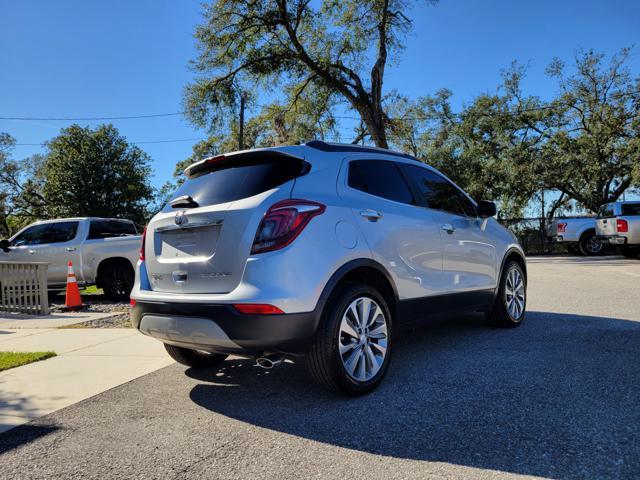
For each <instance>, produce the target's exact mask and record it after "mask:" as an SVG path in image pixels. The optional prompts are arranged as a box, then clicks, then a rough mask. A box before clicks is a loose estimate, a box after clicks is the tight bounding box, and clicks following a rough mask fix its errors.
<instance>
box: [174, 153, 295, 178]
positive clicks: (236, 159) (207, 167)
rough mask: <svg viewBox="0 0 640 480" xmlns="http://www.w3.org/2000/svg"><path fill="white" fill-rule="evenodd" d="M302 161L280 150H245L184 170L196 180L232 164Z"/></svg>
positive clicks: (192, 165) (209, 159)
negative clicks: (204, 174) (286, 160)
mask: <svg viewBox="0 0 640 480" xmlns="http://www.w3.org/2000/svg"><path fill="white" fill-rule="evenodd" d="M285 159H288V160H291V159H294V160H300V161H304V158H302V157H297V156H295V155H291V154H289V153H284V152H281V151H279V150H270V149H260V150H244V151H242V152H233V153H227V154H224V155H216V156H214V157H208V158H205V159H203V160H200V161H198V162H195V163H192V164H191V165H189V166H188V167H187V168H185V169H184V174H185V175H186V176H187V178H194V177H198V176H200V175H202V174H203V173H206V172H211V171H213V170H219V169H221V168H225V167H227V166H228V165H230V164H237V163H238V164H246V165H251V164H256V163H261V162H263V161H265V160H285Z"/></svg>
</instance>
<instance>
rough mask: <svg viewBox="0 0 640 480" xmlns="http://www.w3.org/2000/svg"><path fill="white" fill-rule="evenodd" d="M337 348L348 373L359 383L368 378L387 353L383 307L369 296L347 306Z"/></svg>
mask: <svg viewBox="0 0 640 480" xmlns="http://www.w3.org/2000/svg"><path fill="white" fill-rule="evenodd" d="M338 335H339V338H338V349H339V353H340V359H341V360H342V365H343V367H344V369H345V371H346V372H347V374H348V375H349V376H350V377H351V378H352V379H353V380H356V381H358V382H366V381H369V380H371V379H372V378H373V377H375V376H376V374H377V373H378V372H379V371H380V369H381V368H382V365H383V364H384V361H385V358H386V355H387V341H388V335H389V333H388V327H387V319H386V317H385V314H384V310H383V309H382V308H381V307H380V305H378V304H377V303H376V302H375V301H374V300H373V299H371V298H369V297H364V296H363V297H358V298H356V299H355V300H353V301H352V302H351V303H350V304H349V306H348V307H347V309H346V311H345V313H344V315H343V316H342V321H341V323H340V331H339V333H338Z"/></svg>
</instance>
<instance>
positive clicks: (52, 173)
mask: <svg viewBox="0 0 640 480" xmlns="http://www.w3.org/2000/svg"><path fill="white" fill-rule="evenodd" d="M48 149H49V153H48V155H47V159H46V162H45V163H44V165H43V167H42V170H41V172H42V178H43V179H44V185H43V189H42V192H43V193H42V195H43V197H44V199H45V202H46V209H47V215H48V216H49V217H73V216H98V217H120V218H129V219H131V220H133V221H135V222H136V223H139V224H141V223H144V222H145V219H146V217H147V210H146V206H147V203H148V202H149V201H150V200H151V199H152V197H153V189H152V188H151V186H150V184H149V175H150V173H151V169H150V167H149V156H148V155H147V154H146V153H144V152H143V151H142V150H141V149H140V148H138V147H136V146H132V145H130V144H129V143H127V141H126V139H125V138H124V137H122V136H121V135H120V134H119V133H118V130H117V129H116V128H115V127H113V126H112V125H101V126H99V127H97V128H96V129H95V130H92V129H90V128H88V127H86V128H83V127H80V126H78V125H72V126H70V127H68V128H65V129H63V130H62V132H61V134H60V135H59V136H57V137H55V138H53V139H52V140H51V141H50V142H49V143H48Z"/></svg>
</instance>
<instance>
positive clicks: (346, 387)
mask: <svg viewBox="0 0 640 480" xmlns="http://www.w3.org/2000/svg"><path fill="white" fill-rule="evenodd" d="M392 327H393V323H392V318H391V313H390V311H389V307H388V306H387V303H386V302H385V300H384V298H383V297H382V295H380V293H379V292H378V291H377V290H375V289H374V288H372V287H370V286H368V285H364V284H358V283H349V284H345V285H344V286H342V287H340V291H339V292H338V293H337V294H336V295H334V296H333V297H332V298H331V299H330V301H329V303H328V305H327V307H326V308H325V313H324V314H323V318H322V322H321V324H320V327H319V329H318V333H317V335H316V338H315V340H314V343H313V345H312V347H311V350H310V351H309V353H308V354H307V358H306V361H307V367H308V369H309V371H310V373H311V375H312V377H313V378H314V379H315V380H316V381H317V382H318V383H319V384H321V385H322V386H324V387H327V388H329V389H331V390H335V391H340V392H343V393H346V394H348V395H353V396H356V395H363V394H365V393H369V392H370V391H372V390H373V389H375V388H376V387H377V386H378V384H379V383H380V382H381V381H382V378H383V377H384V375H385V373H386V371H387V368H388V367H389V360H390V358H391V345H392V338H393V336H392V334H393V328H392Z"/></svg>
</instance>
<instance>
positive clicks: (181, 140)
mask: <svg viewBox="0 0 640 480" xmlns="http://www.w3.org/2000/svg"><path fill="white" fill-rule="evenodd" d="M200 140H206V138H205V137H196V138H178V139H175V140H144V141H140V142H128V143H132V144H134V145H144V144H149V143H176V142H195V141H200ZM45 144H46V142H45V143H16V144H15V145H16V146H31V147H38V146H39V147H43V146H44V145H45Z"/></svg>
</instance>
